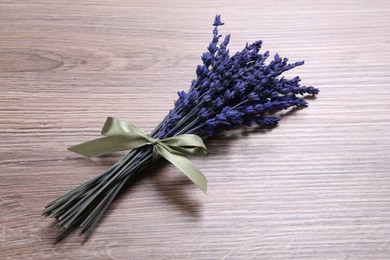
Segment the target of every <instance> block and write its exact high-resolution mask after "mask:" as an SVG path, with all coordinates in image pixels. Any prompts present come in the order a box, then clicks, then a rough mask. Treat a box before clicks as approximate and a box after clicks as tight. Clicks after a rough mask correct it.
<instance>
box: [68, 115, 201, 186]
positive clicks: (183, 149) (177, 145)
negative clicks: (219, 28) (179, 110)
mask: <svg viewBox="0 0 390 260" xmlns="http://www.w3.org/2000/svg"><path fill="white" fill-rule="evenodd" d="M102 135H104V136H105V137H102V138H98V139H95V140H92V141H88V142H85V143H81V144H78V145H75V146H72V147H69V148H68V150H70V151H72V152H75V153H78V154H81V155H83V156H86V157H93V156H98V155H102V154H107V153H111V152H117V151H124V150H130V149H135V148H139V147H142V146H145V145H153V157H152V158H153V160H156V159H158V158H159V157H160V156H161V157H163V158H165V159H166V160H168V161H169V162H170V163H172V164H173V165H175V166H176V167H177V168H178V169H179V170H180V171H181V172H183V173H184V174H185V175H186V176H187V177H188V178H189V179H190V180H191V181H192V182H193V183H195V184H196V185H197V186H198V187H199V188H200V189H201V190H202V191H203V192H204V193H206V191H207V179H206V177H205V176H204V175H203V174H202V173H201V172H200V171H199V169H198V168H196V166H195V165H194V164H192V162H191V161H189V160H188V159H187V158H186V157H184V156H185V155H195V156H199V155H204V154H206V153H207V149H206V146H205V145H204V143H203V140H202V138H200V137H199V136H197V135H193V134H182V135H178V136H174V137H169V138H165V139H162V140H160V139H158V138H153V137H151V136H149V135H147V134H145V133H144V132H143V131H142V130H141V129H139V128H138V127H136V126H134V125H132V124H129V123H127V122H124V121H122V120H120V119H118V118H113V117H108V118H107V120H106V122H105V124H104V126H103V129H102Z"/></svg>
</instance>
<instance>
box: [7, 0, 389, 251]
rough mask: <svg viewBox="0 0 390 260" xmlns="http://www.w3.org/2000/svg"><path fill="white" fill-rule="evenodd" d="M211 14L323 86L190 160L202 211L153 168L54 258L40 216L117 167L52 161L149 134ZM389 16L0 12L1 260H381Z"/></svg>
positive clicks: (168, 9)
mask: <svg viewBox="0 0 390 260" xmlns="http://www.w3.org/2000/svg"><path fill="white" fill-rule="evenodd" d="M216 13H219V14H222V18H223V20H224V22H225V23H226V25H225V26H224V27H223V28H222V30H221V33H223V34H227V33H231V34H232V42H231V47H230V48H231V50H232V52H234V51H236V50H239V49H240V48H242V47H243V45H244V44H245V43H246V42H251V41H254V40H257V39H262V40H263V41H264V45H263V46H264V48H265V49H268V50H270V52H271V53H275V52H279V54H280V55H282V56H287V57H289V58H290V59H291V60H293V61H296V60H305V61H306V64H305V66H303V67H301V68H299V69H296V70H294V71H291V72H290V73H289V75H290V76H295V75H300V76H301V77H302V79H303V84H306V85H313V86H316V87H319V88H320V90H321V93H320V95H319V96H318V98H316V99H312V100H309V102H310V107H309V108H307V109H303V110H299V111H294V112H293V113H288V115H286V116H284V117H283V121H282V122H281V124H280V126H279V127H277V128H275V129H272V130H262V129H246V130H244V131H233V132H229V133H226V134H224V135H221V136H219V137H218V138H215V139H213V140H210V141H209V142H208V143H207V145H208V147H209V150H210V152H209V155H208V156H207V158H194V159H193V161H194V163H195V164H196V165H198V166H199V167H200V168H201V169H202V171H203V172H204V173H205V174H206V175H207V177H208V179H209V194H208V195H207V196H204V195H203V194H202V193H201V192H199V191H198V190H197V188H196V187H194V185H192V184H191V183H189V182H188V181H187V180H186V179H185V177H183V176H181V175H180V174H179V173H178V172H177V170H176V169H174V167H172V166H171V165H168V164H166V163H164V162H161V163H157V164H156V165H154V166H153V167H152V168H151V169H149V170H148V171H146V172H145V174H144V176H143V178H140V179H139V180H137V181H136V182H135V183H134V184H133V185H129V186H128V187H126V190H125V191H124V192H123V193H122V194H120V196H119V197H118V199H117V200H116V201H115V202H114V203H113V205H112V206H111V208H110V209H109V211H108V213H107V214H106V216H105V217H104V219H103V221H102V222H101V224H100V225H99V226H98V228H97V229H96V231H95V233H94V234H93V236H92V237H91V239H90V240H88V241H87V242H86V243H85V244H83V245H81V243H80V242H81V238H80V237H78V236H77V234H73V235H71V236H70V237H68V238H67V239H66V240H65V241H64V242H63V243H60V244H53V241H54V238H55V237H56V236H57V235H58V233H59V232H58V231H57V230H56V229H54V228H53V227H52V225H53V224H54V221H52V220H51V219H46V218H44V217H41V216H40V214H41V212H42V209H43V207H44V205H45V204H46V203H47V202H48V201H50V200H52V199H54V198H56V197H58V196H59V195H62V194H63V193H64V192H66V191H68V190H70V189H72V188H73V187H75V186H77V185H79V184H81V183H82V182H84V181H86V180H88V179H90V178H92V177H93V176H95V175H96V174H97V173H99V172H101V171H103V170H104V169H106V168H107V167H108V166H109V165H111V164H112V163H114V162H115V161H116V160H118V159H119V158H120V156H122V154H116V155H113V156H111V157H106V158H103V159H95V160H87V159H83V158H80V157H79V156H77V155H74V154H71V153H69V152H67V151H66V147H68V146H70V145H73V144H76V143H78V142H81V141H84V140H88V139H91V138H94V137H97V136H98V134H99V131H100V128H101V126H102V124H103V122H104V119H105V118H106V117H107V116H116V117H120V118H122V119H125V120H127V121H130V122H132V123H134V124H135V125H137V126H140V127H142V128H144V129H145V130H147V131H150V130H151V129H152V128H153V127H154V126H155V125H156V124H157V123H158V122H159V120H161V119H162V118H163V116H164V115H165V114H166V113H167V111H168V110H169V109H170V108H171V107H172V105H173V100H174V99H175V98H176V92H177V91H178V90H182V89H183V90H185V89H187V88H188V86H189V83H190V81H191V79H192V78H193V77H194V72H195V66H196V65H197V64H199V63H200V55H201V54H202V52H204V51H205V49H206V47H207V44H208V42H209V40H210V39H211V30H212V27H211V22H212V20H213V17H214V15H215V14H216ZM389 24H390V4H389V2H388V1H385V0H383V1H379V0H372V1H352V0H346V1H320V2H316V3H312V2H309V1H302V0H293V1H268V2H266V1H256V0H243V1H212V2H210V1H203V0H202V1H174V0H167V1H122V0H113V1H101V0H89V1H45V0H35V1H11V0H9V1H1V3H0V35H1V40H0V91H1V92H0V97H1V98H0V127H1V131H0V249H1V253H0V255H1V258H2V259H53V258H59V259H111V258H112V259H271V258H276V259H389V258H390V245H389V241H390V172H389V170H390V148H389V147H390V131H389V127H390V87H389V79H390V44H389V43H390V42H389V39H390V38H389V36H390V30H389Z"/></svg>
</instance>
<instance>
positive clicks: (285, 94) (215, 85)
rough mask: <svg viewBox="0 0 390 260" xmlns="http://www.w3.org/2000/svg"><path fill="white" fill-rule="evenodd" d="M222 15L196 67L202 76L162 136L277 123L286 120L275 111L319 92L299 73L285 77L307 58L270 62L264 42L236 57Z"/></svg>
mask: <svg viewBox="0 0 390 260" xmlns="http://www.w3.org/2000/svg"><path fill="white" fill-rule="evenodd" d="M222 25H224V23H223V22H222V21H221V16H220V15H217V16H216V17H215V20H214V23H213V26H215V27H214V30H213V38H212V41H211V42H210V44H209V46H208V48H207V49H208V51H207V52H205V53H203V55H202V56H201V59H202V62H203V64H202V65H198V67H197V69H196V75H197V77H196V79H195V80H193V81H192V84H191V87H190V90H189V91H188V92H184V91H181V92H178V95H179V98H178V100H177V101H176V102H175V108H174V109H173V110H171V111H170V113H169V115H168V117H167V119H166V124H162V125H161V127H160V128H159V129H158V131H157V133H156V134H155V135H156V136H158V137H160V138H162V137H169V136H175V135H178V134H183V133H193V134H197V135H199V136H201V137H204V138H206V137H211V136H214V135H216V134H218V133H219V132H221V131H224V130H230V129H234V128H237V127H241V126H252V124H253V123H255V124H257V125H261V126H275V125H277V124H278V121H279V120H280V118H278V117H276V116H273V115H272V114H274V113H275V112H277V111H279V110H283V109H288V108H290V107H306V106H307V102H306V101H305V100H304V99H303V96H304V95H305V94H309V95H316V94H318V92H319V90H318V89H316V88H314V87H311V86H309V87H306V86H300V84H299V82H300V79H299V77H295V78H292V79H286V78H284V77H280V75H281V74H282V73H283V72H285V71H288V70H290V69H293V68H295V67H297V66H301V65H303V63H304V62H303V61H300V62H295V63H288V59H287V58H281V57H280V56H279V55H278V54H275V55H274V57H273V60H272V61H271V62H270V63H268V64H265V61H266V60H267V58H269V52H268V51H266V52H264V53H259V51H260V49H261V45H262V41H256V42H254V43H252V44H246V46H245V48H244V49H243V50H242V51H240V52H237V53H236V54H234V55H232V56H230V55H229V50H228V49H227V46H228V44H229V40H230V35H227V36H226V37H225V38H224V40H223V41H222V42H221V43H220V44H219V46H218V43H219V42H220V38H221V35H219V34H218V28H219V26H222Z"/></svg>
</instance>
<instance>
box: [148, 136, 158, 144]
mask: <svg viewBox="0 0 390 260" xmlns="http://www.w3.org/2000/svg"><path fill="white" fill-rule="evenodd" d="M159 142H160V138H152V137H150V143H151V144H152V145H156V144H158V143H159Z"/></svg>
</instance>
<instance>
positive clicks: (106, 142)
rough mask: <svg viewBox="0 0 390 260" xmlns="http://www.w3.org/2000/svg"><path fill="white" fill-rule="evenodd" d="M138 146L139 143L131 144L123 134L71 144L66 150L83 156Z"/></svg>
mask: <svg viewBox="0 0 390 260" xmlns="http://www.w3.org/2000/svg"><path fill="white" fill-rule="evenodd" d="M138 147H139V145H138V146H137V145H136V146H135V145H134V144H131V143H130V142H129V140H128V138H126V137H124V136H106V137H102V138H98V139H95V140H91V141H88V142H85V143H81V144H78V145H74V146H71V147H69V148H68V150H69V151H72V152H75V153H78V154H80V155H82V156H85V157H93V156H98V155H102V154H107V153H112V152H118V151H124V150H129V149H134V148H138Z"/></svg>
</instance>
